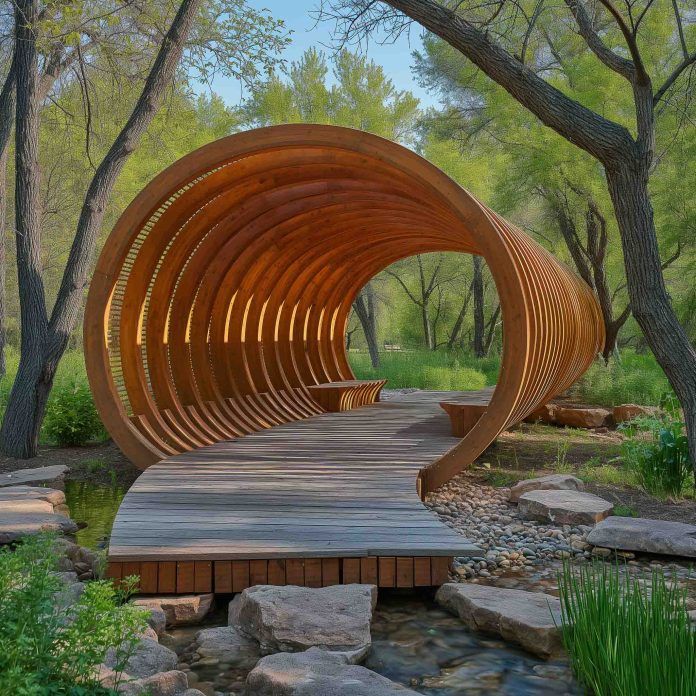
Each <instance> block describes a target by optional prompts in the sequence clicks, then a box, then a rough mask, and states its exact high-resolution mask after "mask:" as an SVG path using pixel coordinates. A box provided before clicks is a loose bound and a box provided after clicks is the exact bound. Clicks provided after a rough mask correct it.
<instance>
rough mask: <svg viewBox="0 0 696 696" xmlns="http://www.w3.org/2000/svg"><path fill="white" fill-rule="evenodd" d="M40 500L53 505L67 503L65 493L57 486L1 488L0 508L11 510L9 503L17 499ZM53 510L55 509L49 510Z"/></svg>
mask: <svg viewBox="0 0 696 696" xmlns="http://www.w3.org/2000/svg"><path fill="white" fill-rule="evenodd" d="M27 500H38V501H43V502H45V503H50V504H51V507H56V506H60V507H62V506H64V505H65V493H63V491H59V490H56V489H55V488H42V487H41V486H5V487H4V488H0V509H2V510H9V509H12V508H9V507H8V504H10V503H13V502H16V501H27ZM49 512H53V510H49Z"/></svg>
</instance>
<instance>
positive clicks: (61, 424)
mask: <svg viewBox="0 0 696 696" xmlns="http://www.w3.org/2000/svg"><path fill="white" fill-rule="evenodd" d="M43 427H44V433H45V434H46V435H47V436H48V438H49V439H50V440H51V441H52V442H54V443H55V444H57V445H59V446H61V447H75V446H79V445H85V444H87V443H88V442H90V441H92V440H95V439H97V438H99V437H100V436H102V434H103V430H104V426H103V425H102V422H101V420H100V419H99V415H98V414H97V410H96V408H95V407H94V401H93V400H92V392H91V391H90V388H89V385H88V384H87V383H86V382H84V381H83V382H78V381H76V380H70V381H67V382H62V383H58V384H56V385H55V386H54V388H53V393H52V395H51V398H50V400H49V402H48V405H47V407H46V418H45V420H44V426H43Z"/></svg>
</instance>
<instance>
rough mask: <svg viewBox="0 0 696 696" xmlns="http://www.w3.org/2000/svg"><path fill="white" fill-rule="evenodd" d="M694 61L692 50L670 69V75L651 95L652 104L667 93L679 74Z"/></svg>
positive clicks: (694, 54)
mask: <svg viewBox="0 0 696 696" xmlns="http://www.w3.org/2000/svg"><path fill="white" fill-rule="evenodd" d="M694 63H696V51H694V52H693V53H692V54H691V55H690V56H687V57H686V58H684V60H683V61H682V62H681V63H679V65H677V67H676V68H674V70H673V71H672V73H671V74H670V76H669V77H668V78H667V79H666V80H665V81H664V83H663V85H662V87H660V89H658V90H657V92H655V96H654V97H653V106H655V105H656V104H657V103H658V102H659V101H660V100H661V99H662V98H663V97H664V96H665V94H666V93H667V91H668V90H669V89H670V87H671V86H672V85H673V84H674V83H675V82H676V81H677V80H678V79H679V76H680V75H681V74H682V73H683V72H684V71H685V70H686V69H687V68H688V67H689V66H690V65H693V64H694Z"/></svg>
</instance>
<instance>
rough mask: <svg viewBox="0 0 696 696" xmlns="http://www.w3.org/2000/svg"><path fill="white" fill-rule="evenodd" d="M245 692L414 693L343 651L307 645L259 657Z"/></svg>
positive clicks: (324, 695) (294, 695)
mask: <svg viewBox="0 0 696 696" xmlns="http://www.w3.org/2000/svg"><path fill="white" fill-rule="evenodd" d="M246 694H247V696H392V695H393V696H417V692H415V691H412V690H411V689H407V688H406V687H405V686H402V685H401V684H397V683H395V682H393V681H390V680H389V679H387V678H386V677H383V676H381V675H379V674H377V673H376V672H373V671H371V670H369V669H366V668H365V667H360V666H359V665H352V664H349V663H348V661H347V658H346V657H345V655H340V654H336V653H331V652H326V651H324V650H319V649H317V648H310V649H309V650H307V651H306V652H302V653H277V654H275V655H269V656H268V657H264V658H262V659H261V661H260V662H259V664H258V665H256V667H255V668H254V669H253V670H252V671H251V672H250V673H249V676H248V677H247V681H246Z"/></svg>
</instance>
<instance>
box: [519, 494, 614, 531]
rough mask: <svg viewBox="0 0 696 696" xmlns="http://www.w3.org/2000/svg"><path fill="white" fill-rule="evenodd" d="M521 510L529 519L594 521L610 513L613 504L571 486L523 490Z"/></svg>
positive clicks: (562, 521)
mask: <svg viewBox="0 0 696 696" xmlns="http://www.w3.org/2000/svg"><path fill="white" fill-rule="evenodd" d="M518 504H519V512H520V515H521V516H522V517H524V518H525V519H527V520H539V521H541V522H553V523H554V524H570V525H578V524H588V525H593V524H596V523H597V522H599V521H600V520H603V519H604V518H605V517H608V516H609V515H611V513H612V510H613V509H614V506H613V505H612V504H611V503H610V502H608V501H606V500H604V498H600V497H599V496H597V495H592V494H591V493H583V492H581V491H569V490H560V491H559V490H556V491H552V490H542V491H529V492H528V493H523V494H522V495H521V496H520V498H519V500H518Z"/></svg>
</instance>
